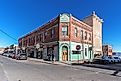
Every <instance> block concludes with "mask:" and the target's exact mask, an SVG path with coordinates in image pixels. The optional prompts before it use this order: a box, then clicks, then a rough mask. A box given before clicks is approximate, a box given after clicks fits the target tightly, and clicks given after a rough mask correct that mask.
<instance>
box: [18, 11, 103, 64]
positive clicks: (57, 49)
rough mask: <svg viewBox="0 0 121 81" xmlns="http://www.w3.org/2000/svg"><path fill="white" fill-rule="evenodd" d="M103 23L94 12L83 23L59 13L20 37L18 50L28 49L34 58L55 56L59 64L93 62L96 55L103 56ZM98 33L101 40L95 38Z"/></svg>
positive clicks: (29, 54) (69, 15) (68, 15)
mask: <svg viewBox="0 0 121 81" xmlns="http://www.w3.org/2000/svg"><path fill="white" fill-rule="evenodd" d="M88 21H89V23H88ZM90 23H91V24H90ZM101 23H102V21H101V19H99V17H97V15H96V14H95V13H93V14H91V16H89V17H87V18H85V19H84V20H83V21H81V20H79V19H77V18H75V17H74V16H72V15H71V14H65V13H64V14H60V15H59V16H57V17H56V18H54V19H53V20H51V21H49V22H48V23H46V24H44V25H43V26H41V27H39V28H37V29H35V30H34V31H32V32H30V33H28V34H27V35H25V36H23V37H21V38H19V40H18V42H19V47H20V48H21V50H25V51H26V52H27V53H28V56H30V57H35V58H42V59H48V57H49V55H50V56H51V55H52V54H54V56H55V59H56V60H58V61H64V62H80V61H91V60H92V59H94V56H95V55H94V53H93V52H98V53H96V54H99V55H100V54H101V53H102V47H101V46H102V25H101ZM93 31H94V32H93ZM95 31H96V32H98V36H100V38H98V36H97V37H96V36H95V35H93V34H97V33H95ZM96 38H97V39H96ZM95 42H96V43H95ZM97 47H98V50H96V48H97ZM94 48H95V49H94Z"/></svg>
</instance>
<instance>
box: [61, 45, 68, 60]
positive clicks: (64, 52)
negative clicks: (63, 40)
mask: <svg viewBox="0 0 121 81" xmlns="http://www.w3.org/2000/svg"><path fill="white" fill-rule="evenodd" d="M62 61H68V47H67V46H63V47H62Z"/></svg>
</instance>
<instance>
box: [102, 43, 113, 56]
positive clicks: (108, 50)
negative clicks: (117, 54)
mask: <svg viewBox="0 0 121 81" xmlns="http://www.w3.org/2000/svg"><path fill="white" fill-rule="evenodd" d="M103 55H106V56H112V46H111V45H103Z"/></svg>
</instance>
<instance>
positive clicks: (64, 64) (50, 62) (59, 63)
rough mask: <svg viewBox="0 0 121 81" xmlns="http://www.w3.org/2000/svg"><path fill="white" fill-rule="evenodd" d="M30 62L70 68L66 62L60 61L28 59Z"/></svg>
mask: <svg viewBox="0 0 121 81" xmlns="http://www.w3.org/2000/svg"><path fill="white" fill-rule="evenodd" d="M28 61H35V62H41V63H46V64H53V65H63V66H69V64H68V63H64V62H58V61H55V62H54V61H45V60H43V59H37V58H28Z"/></svg>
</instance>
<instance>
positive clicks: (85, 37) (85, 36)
mask: <svg viewBox="0 0 121 81" xmlns="http://www.w3.org/2000/svg"><path fill="white" fill-rule="evenodd" d="M85 40H87V32H85Z"/></svg>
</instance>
